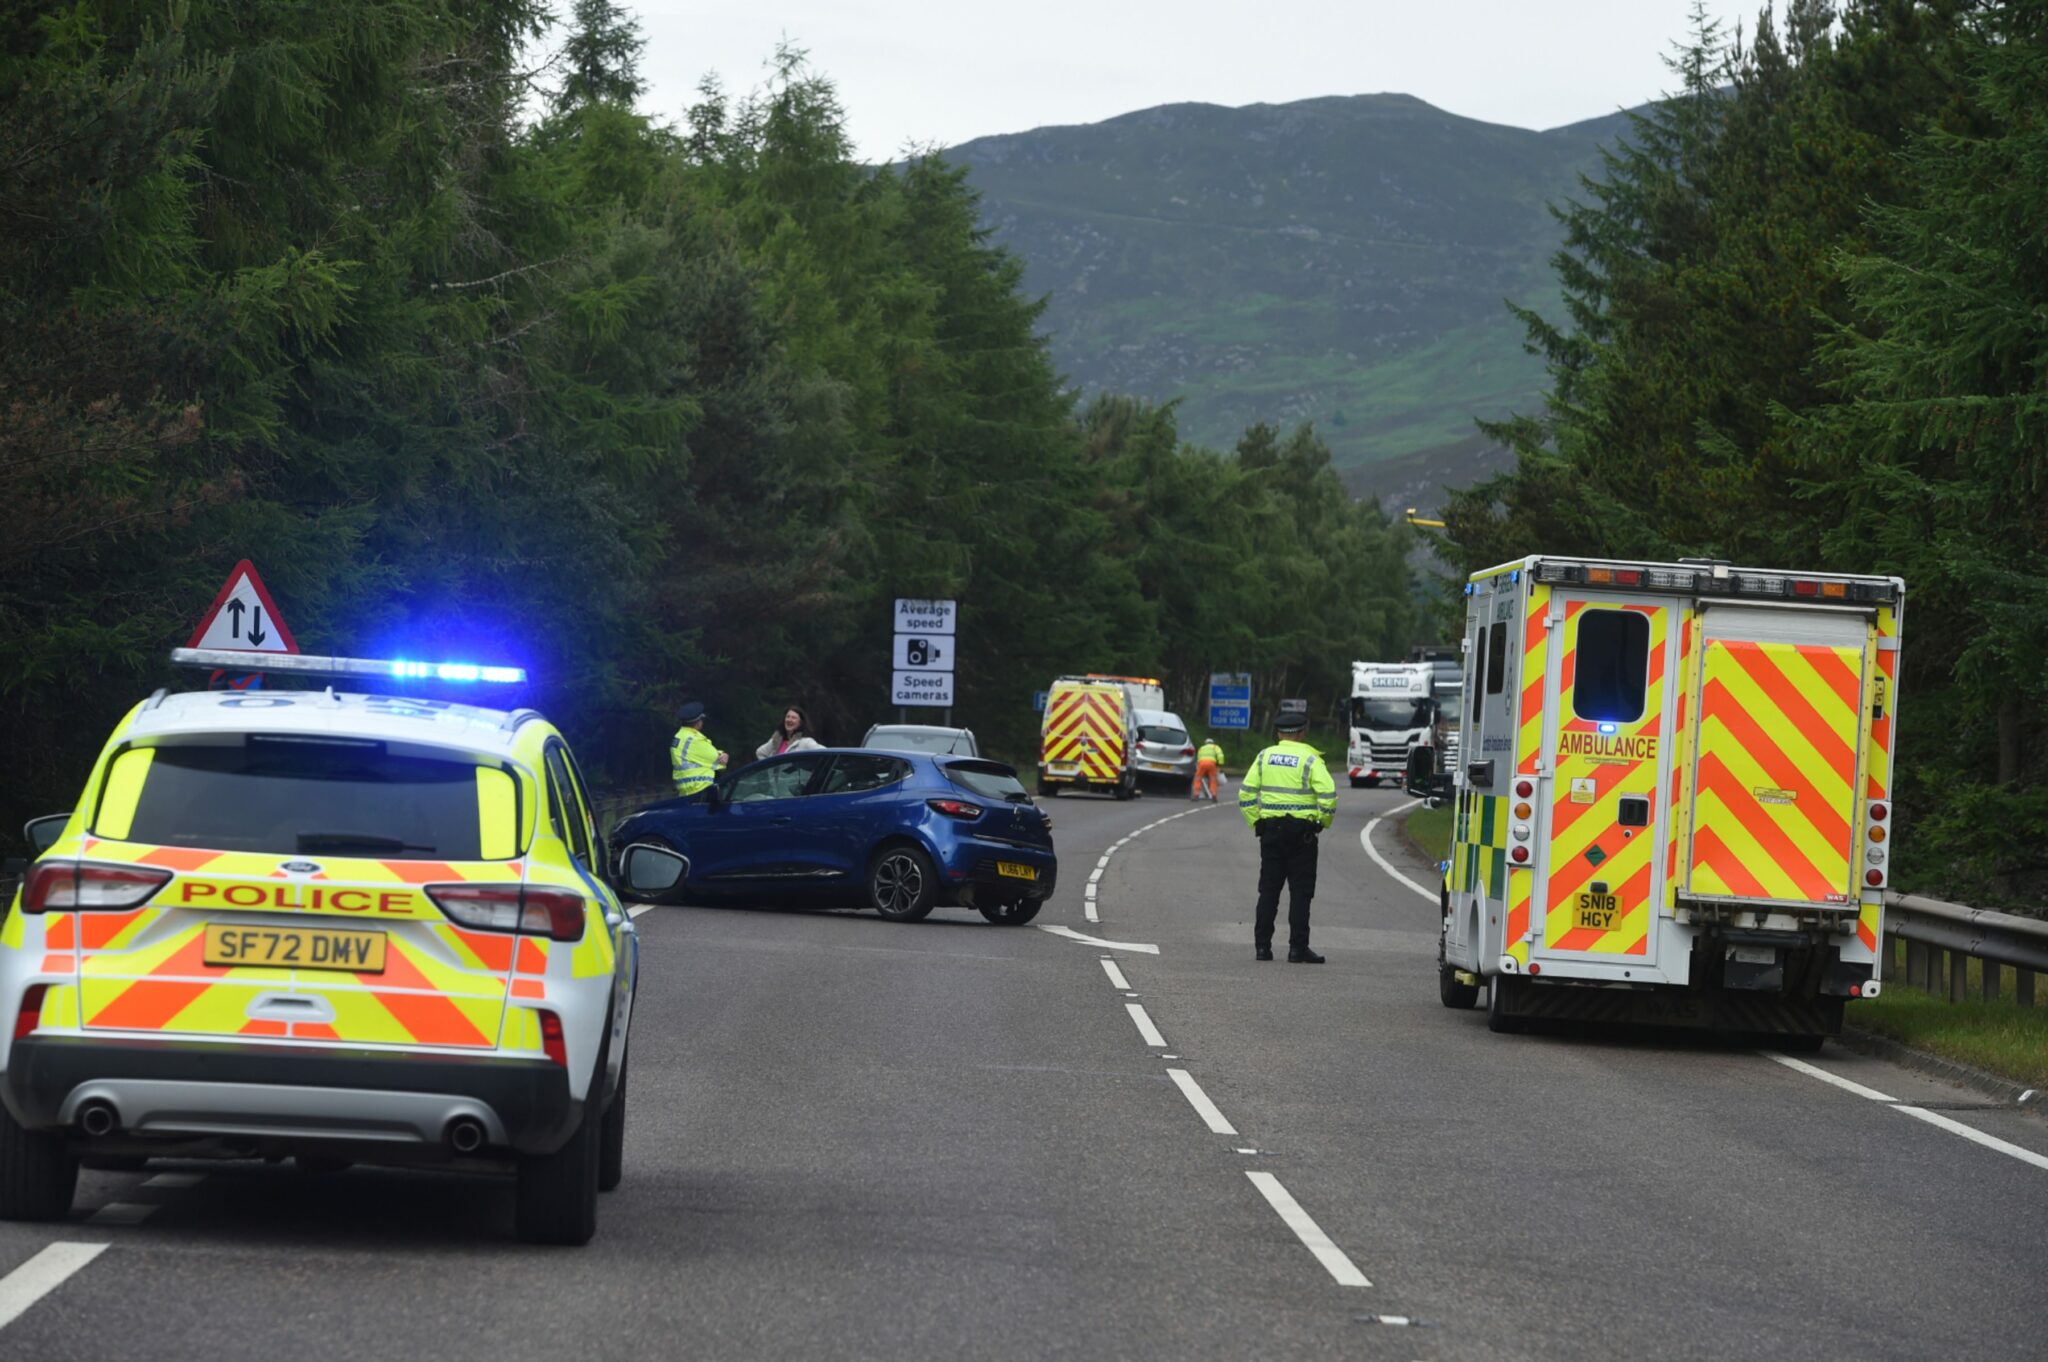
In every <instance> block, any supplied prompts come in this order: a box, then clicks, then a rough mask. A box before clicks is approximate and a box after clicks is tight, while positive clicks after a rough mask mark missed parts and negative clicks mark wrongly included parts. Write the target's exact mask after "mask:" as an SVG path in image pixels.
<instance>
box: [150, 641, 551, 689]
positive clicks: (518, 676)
mask: <svg viewBox="0 0 2048 1362" xmlns="http://www.w3.org/2000/svg"><path fill="white" fill-rule="evenodd" d="M171 661H172V662H173V663H174V664H176V665H177V666H180V667H204V668H208V669H214V668H222V669H228V670H236V671H265V672H280V673H282V672H296V673H298V674H299V675H301V676H374V677H381V678H383V679H385V680H387V681H457V682H485V683H491V684H497V685H517V684H519V683H521V682H523V681H525V680H526V668H524V667H486V666H483V665H481V664H480V663H476V662H411V661H407V660H405V659H402V658H376V657H316V656H313V655H312V654H309V653H251V652H242V651H239V650H236V649H232V648H173V649H171Z"/></svg>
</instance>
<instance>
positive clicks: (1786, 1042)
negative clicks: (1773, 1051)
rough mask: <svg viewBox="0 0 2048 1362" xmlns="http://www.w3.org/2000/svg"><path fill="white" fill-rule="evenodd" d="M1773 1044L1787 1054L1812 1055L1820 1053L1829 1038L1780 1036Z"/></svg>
mask: <svg viewBox="0 0 2048 1362" xmlns="http://www.w3.org/2000/svg"><path fill="white" fill-rule="evenodd" d="M1771 1043H1772V1044H1774V1045H1776V1046H1777V1047H1778V1048H1779V1049H1780V1050H1783V1051H1785V1052H1786V1053H1787V1054H1794V1055H1810V1054H1814V1053H1816V1052H1818V1051H1819V1049H1820V1047H1821V1046H1823V1045H1825V1044H1827V1043H1828V1038H1827V1037H1826V1036H1808V1035H1798V1036H1778V1037H1776V1038H1775V1039H1773V1041H1772V1042H1771Z"/></svg>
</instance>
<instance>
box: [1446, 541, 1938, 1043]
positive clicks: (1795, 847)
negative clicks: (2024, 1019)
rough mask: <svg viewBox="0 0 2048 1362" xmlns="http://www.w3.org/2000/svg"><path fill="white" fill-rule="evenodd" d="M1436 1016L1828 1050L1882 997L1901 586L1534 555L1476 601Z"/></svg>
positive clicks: (1473, 586)
mask: <svg viewBox="0 0 2048 1362" xmlns="http://www.w3.org/2000/svg"><path fill="white" fill-rule="evenodd" d="M1465 596H1466V606H1467V610H1466V635H1465V645H1464V646H1465V649H1466V658H1467V666H1466V673H1465V674H1466V685H1465V691H1464V695H1463V696H1462V697H1461V700H1460V713H1459V714H1458V716H1457V717H1458V722H1459V725H1460V728H1461V745H1462V755H1461V759H1460V761H1459V762H1458V765H1457V768H1456V770H1455V772H1454V774H1453V789H1454V792H1455V802H1456V820H1455V825H1454V831H1453V840H1452V855H1451V861H1450V866H1449V869H1448V873H1447V875H1446V878H1445V884H1444V890H1443V900H1442V906H1443V913H1444V924H1443V946H1442V961H1441V973H1442V980H1441V986H1442V993H1443V997H1444V1001H1445V1002H1446V1003H1447V1004H1449V1005H1452V1006H1467V1005H1470V1003H1471V1002H1473V1001H1476V993H1477V988H1478V985H1479V984H1480V983H1481V982H1484V983H1486V984H1487V985H1488V986H1489V987H1488V1000H1489V1019H1490V1021H1492V1022H1493V1023H1494V1024H1495V1026H1496V1029H1514V1027H1515V1025H1516V1024H1517V1023H1518V1021H1519V1020H1521V1019H1523V1018H1527V1017H1532V1016H1564V1017H1584V1018H1606V1019H1613V1020H1628V1021H1637V1022H1670V1023H1677V1024H1706V1025H1715V1026H1721V1027H1725V1028H1728V1029H1739V1030H1745V1031H1760V1032H1776V1033H1781V1034H1787V1035H1794V1036H1800V1037H1809V1038H1811V1037H1819V1036H1824V1035H1831V1034H1835V1033H1837V1032H1838V1031H1839V1030H1840V1027H1841V1021H1842V1008H1843V1004H1844V1003H1845V1002H1846V1001H1847V1000H1848V999H1851V998H1858V997H1872V996H1875V995H1876V993H1877V991H1878V989H1879V987H1880V986H1881V981H1880V979H1879V974H1878V962H1879V957H1878V945H1879V941H1880V940H1881V937H1882V932H1883V914H1884V900H1883V895H1884V889H1885V886H1886V883H1887V881H1888V878H1889V870H1888V860H1889V855H1890V848H1889V843H1888V841H1887V838H1888V835H1889V826H1888V823H1889V814H1890V811H1889V796H1890V787H1891V779H1892V774H1891V753H1892V750H1893V723H1894V718H1895V712H1896V688H1895V682H1896V677H1897V674H1898V650H1899V637H1900V635H1899V629H1900V622H1901V619H1902V616H1903V611H1904V596H1905V591H1904V584H1903V583H1902V582H1900V581H1899V580H1898V579H1897V578H1890V577H1858V576H1841V575H1830V574H1821V573H1795V572H1782V571H1763V570H1755V569H1748V568H1737V567H1734V566H1733V565H1730V564H1725V563H1704V562H1682V563H1647V562H1642V563H1638V562H1612V561H1605V560H1592V559H1562V558H1552V557H1544V556H1537V557H1531V558H1527V559H1523V560H1520V561H1518V562H1514V563H1508V564H1504V565H1502V566H1500V567H1498V568H1493V569H1489V570H1488V571H1486V572H1482V573H1478V574H1475V575H1474V577H1473V578H1472V579H1471V581H1470V582H1469V583H1468V584H1467V586H1466V588H1465Z"/></svg>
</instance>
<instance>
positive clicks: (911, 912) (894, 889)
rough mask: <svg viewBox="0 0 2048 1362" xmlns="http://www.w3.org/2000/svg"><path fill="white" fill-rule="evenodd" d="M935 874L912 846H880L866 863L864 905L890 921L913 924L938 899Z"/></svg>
mask: <svg viewBox="0 0 2048 1362" xmlns="http://www.w3.org/2000/svg"><path fill="white" fill-rule="evenodd" d="M938 893H939V872H938V871H937V870H935V869H933V868H932V862H931V858H930V857H929V856H926V855H925V854H924V853H923V852H922V851H919V850H918V849H917V848H916V847H907V846H892V847H883V848H882V849H881V850H880V851H878V852H876V853H875V855H874V859H872V860H870V861H869V862H868V905H869V906H870V907H872V908H873V909H874V910H875V911H876V912H877V913H880V914H881V915H882V916H883V917H885V918H887V919H888V920H889V921H891V922H916V921H918V920H919V919H921V918H924V917H928V916H929V915H930V914H931V911H932V906H933V904H934V903H936V902H937V900H938Z"/></svg>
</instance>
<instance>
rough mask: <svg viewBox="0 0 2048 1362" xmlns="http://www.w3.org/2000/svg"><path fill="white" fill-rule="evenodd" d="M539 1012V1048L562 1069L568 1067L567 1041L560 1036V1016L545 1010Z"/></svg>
mask: <svg viewBox="0 0 2048 1362" xmlns="http://www.w3.org/2000/svg"><path fill="white" fill-rule="evenodd" d="M539 1011H540V1048H541V1049H542V1050H543V1051H545V1052H546V1053H547V1057H548V1058H549V1059H551V1060H553V1061H554V1062H555V1063H557V1064H559V1065H561V1066H562V1067H563V1068H565V1069H566V1068H568V1067H569V1040H568V1037H566V1036H564V1035H563V1034H562V1018H561V1014H559V1013H556V1012H550V1011H548V1010H547V1009H546V1008H541V1009H539Z"/></svg>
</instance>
